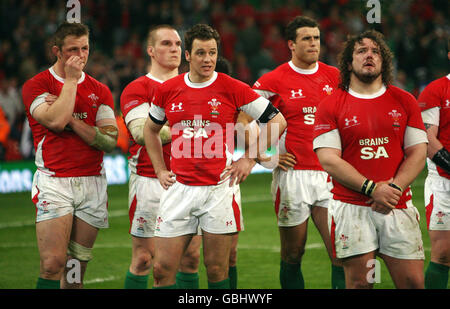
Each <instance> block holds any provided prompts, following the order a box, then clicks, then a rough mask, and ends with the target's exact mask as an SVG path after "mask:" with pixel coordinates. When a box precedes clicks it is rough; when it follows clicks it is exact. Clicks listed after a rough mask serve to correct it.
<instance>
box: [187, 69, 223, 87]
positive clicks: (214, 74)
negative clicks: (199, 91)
mask: <svg viewBox="0 0 450 309" xmlns="http://www.w3.org/2000/svg"><path fill="white" fill-rule="evenodd" d="M217 75H218V74H217V72H216V71H214V72H213V75H212V77H211V78H210V79H209V80H207V81H206V82H203V83H193V82H191V81H190V80H189V72H187V73H186V74H184V82H185V83H186V85H188V86H189V87H191V88H205V87H208V86H209V85H211V84H212V83H214V82H215V81H216V79H217Z"/></svg>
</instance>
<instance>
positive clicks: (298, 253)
mask: <svg viewBox="0 0 450 309" xmlns="http://www.w3.org/2000/svg"><path fill="white" fill-rule="evenodd" d="M303 254H305V248H300V247H297V248H288V249H286V250H284V254H283V260H284V261H285V262H287V263H291V264H295V263H300V262H301V261H302V257H303Z"/></svg>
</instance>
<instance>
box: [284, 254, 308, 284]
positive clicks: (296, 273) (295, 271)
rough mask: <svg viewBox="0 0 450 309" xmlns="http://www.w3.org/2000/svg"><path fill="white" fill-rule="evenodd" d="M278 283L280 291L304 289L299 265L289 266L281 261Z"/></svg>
mask: <svg viewBox="0 0 450 309" xmlns="http://www.w3.org/2000/svg"><path fill="white" fill-rule="evenodd" d="M280 283H281V288H282V289H304V288H305V281H304V280H303V274H302V270H301V264H300V263H296V264H290V263H286V262H284V261H281V263H280Z"/></svg>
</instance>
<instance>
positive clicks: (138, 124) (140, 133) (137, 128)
mask: <svg viewBox="0 0 450 309" xmlns="http://www.w3.org/2000/svg"><path fill="white" fill-rule="evenodd" d="M145 120H146V119H145V118H138V119H134V120H132V121H131V122H130V124H129V125H128V129H129V130H130V133H131V136H133V139H134V140H135V142H136V143H138V144H139V145H141V146H143V145H144V144H145V142H144V126H145Z"/></svg>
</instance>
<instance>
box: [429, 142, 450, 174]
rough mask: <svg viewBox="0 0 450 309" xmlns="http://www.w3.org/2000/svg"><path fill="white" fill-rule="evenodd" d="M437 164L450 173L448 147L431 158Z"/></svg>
mask: <svg viewBox="0 0 450 309" xmlns="http://www.w3.org/2000/svg"><path fill="white" fill-rule="evenodd" d="M431 161H433V162H434V163H436V165H437V166H439V167H440V168H442V169H443V170H444V171H446V172H447V173H449V174H450V153H449V152H448V151H447V149H445V148H442V149H441V150H439V151H438V152H436V154H435V155H434V156H433V158H432V159H431Z"/></svg>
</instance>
